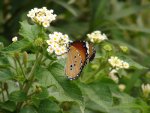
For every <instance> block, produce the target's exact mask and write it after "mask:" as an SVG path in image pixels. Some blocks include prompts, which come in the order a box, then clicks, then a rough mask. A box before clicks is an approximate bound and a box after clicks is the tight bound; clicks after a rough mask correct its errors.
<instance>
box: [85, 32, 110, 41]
mask: <svg viewBox="0 0 150 113" xmlns="http://www.w3.org/2000/svg"><path fill="white" fill-rule="evenodd" d="M87 36H88V38H89V39H90V41H91V42H93V43H100V42H102V41H103V40H106V39H108V38H107V36H106V35H105V34H104V33H103V34H102V33H101V31H94V32H92V33H91V34H87Z"/></svg>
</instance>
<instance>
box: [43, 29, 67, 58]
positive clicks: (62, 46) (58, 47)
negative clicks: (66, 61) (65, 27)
mask: <svg viewBox="0 0 150 113" xmlns="http://www.w3.org/2000/svg"><path fill="white" fill-rule="evenodd" d="M46 42H47V44H48V46H49V47H50V48H51V49H52V50H53V52H54V53H55V54H56V55H57V58H63V57H64V56H65V53H66V52H67V46H68V44H69V42H70V40H69V37H68V35H67V34H62V33H60V32H54V33H53V34H49V40H46ZM49 47H48V48H49ZM48 50H49V49H48ZM48 52H49V51H48ZM50 53H51V52H50Z"/></svg>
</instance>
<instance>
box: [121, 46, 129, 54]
mask: <svg viewBox="0 0 150 113" xmlns="http://www.w3.org/2000/svg"><path fill="white" fill-rule="evenodd" d="M120 49H121V50H122V52H124V53H127V52H128V50H129V49H128V47H127V46H120Z"/></svg>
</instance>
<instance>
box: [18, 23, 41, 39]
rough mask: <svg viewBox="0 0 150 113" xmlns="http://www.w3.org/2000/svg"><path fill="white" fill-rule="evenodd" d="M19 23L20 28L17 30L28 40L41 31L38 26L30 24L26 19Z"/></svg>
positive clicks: (35, 36)
mask: <svg viewBox="0 0 150 113" xmlns="http://www.w3.org/2000/svg"><path fill="white" fill-rule="evenodd" d="M20 24H21V29H20V31H19V34H20V35H21V36H23V37H24V38H27V39H29V40H30V41H33V40H34V39H35V38H37V37H38V35H39V33H40V31H41V29H40V27H39V26H37V25H30V24H29V23H28V22H27V21H23V22H21V23H20Z"/></svg>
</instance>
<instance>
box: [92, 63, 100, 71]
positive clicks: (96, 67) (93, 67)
mask: <svg viewBox="0 0 150 113" xmlns="http://www.w3.org/2000/svg"><path fill="white" fill-rule="evenodd" d="M98 67H99V66H98V65H96V64H92V65H91V68H92V69H95V70H97V69H98Z"/></svg>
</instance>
